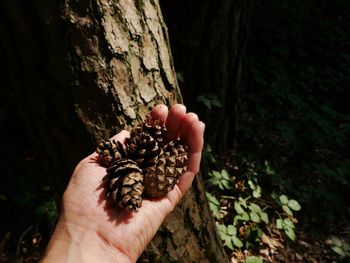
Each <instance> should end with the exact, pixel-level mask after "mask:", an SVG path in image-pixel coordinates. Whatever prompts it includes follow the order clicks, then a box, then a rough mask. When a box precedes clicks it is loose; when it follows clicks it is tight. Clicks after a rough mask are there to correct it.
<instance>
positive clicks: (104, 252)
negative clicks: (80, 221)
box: [42, 221, 132, 263]
mask: <svg viewBox="0 0 350 263" xmlns="http://www.w3.org/2000/svg"><path fill="white" fill-rule="evenodd" d="M42 262H44V263H45V262H122V263H124V262H125V263H130V262H132V260H130V258H129V257H128V256H127V255H126V254H124V253H121V252H120V251H118V250H117V249H116V248H114V247H112V246H110V244H108V243H107V242H106V241H104V240H103V239H102V238H101V237H100V236H99V234H98V233H97V231H94V230H90V229H86V228H85V227H83V226H82V225H77V224H74V223H65V222H60V221H59V222H58V223H57V226H56V228H55V231H54V233H53V235H52V238H51V240H50V242H49V244H48V246H47V249H46V252H45V254H44V256H43V258H42Z"/></svg>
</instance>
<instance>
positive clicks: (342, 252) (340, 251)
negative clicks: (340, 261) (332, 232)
mask: <svg viewBox="0 0 350 263" xmlns="http://www.w3.org/2000/svg"><path fill="white" fill-rule="evenodd" d="M331 249H332V250H333V251H334V252H335V253H337V254H338V255H340V256H342V257H345V256H346V253H345V251H344V250H343V249H342V248H340V247H331Z"/></svg>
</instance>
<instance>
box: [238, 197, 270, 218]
mask: <svg viewBox="0 0 350 263" xmlns="http://www.w3.org/2000/svg"><path fill="white" fill-rule="evenodd" d="M247 200H248V198H247V199H243V198H241V197H239V198H238V201H235V202H234V209H235V211H236V213H237V215H236V216H235V217H234V219H233V221H234V222H235V223H237V222H238V221H249V220H250V221H252V222H254V223H260V222H264V223H265V224H268V223H269V216H268V214H267V213H265V212H264V211H263V210H262V209H261V207H260V206H259V205H258V204H255V203H252V202H249V203H248V202H247Z"/></svg>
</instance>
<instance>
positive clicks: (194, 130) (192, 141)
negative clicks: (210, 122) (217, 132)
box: [187, 121, 205, 174]
mask: <svg viewBox="0 0 350 263" xmlns="http://www.w3.org/2000/svg"><path fill="white" fill-rule="evenodd" d="M204 129H205V124H204V123H203V122H201V121H195V122H192V124H191V126H190V127H189V131H188V135H187V143H188V146H189V154H188V164H187V171H189V172H192V173H194V174H196V173H198V171H199V165H200V162H201V157H202V149H203V143H204V139H203V135H204Z"/></svg>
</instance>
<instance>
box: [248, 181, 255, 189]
mask: <svg viewBox="0 0 350 263" xmlns="http://www.w3.org/2000/svg"><path fill="white" fill-rule="evenodd" d="M248 185H249V187H250V189H252V190H253V191H254V190H255V189H256V186H255V184H254V183H253V181H252V180H248Z"/></svg>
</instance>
